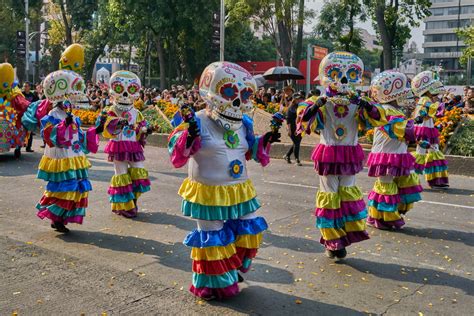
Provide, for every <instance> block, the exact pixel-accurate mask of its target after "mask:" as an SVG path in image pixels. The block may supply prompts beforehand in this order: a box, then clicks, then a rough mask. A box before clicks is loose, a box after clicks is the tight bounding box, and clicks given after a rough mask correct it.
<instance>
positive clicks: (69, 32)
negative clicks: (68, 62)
mask: <svg viewBox="0 0 474 316" xmlns="http://www.w3.org/2000/svg"><path fill="white" fill-rule="evenodd" d="M59 7H60V8H61V16H62V18H63V23H64V30H65V32H66V45H67V46H69V45H72V28H71V26H69V21H68V19H67V13H66V4H65V1H61V3H60V5H59Z"/></svg>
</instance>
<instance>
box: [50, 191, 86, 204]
mask: <svg viewBox="0 0 474 316" xmlns="http://www.w3.org/2000/svg"><path fill="white" fill-rule="evenodd" d="M88 195H89V194H88V192H84V193H80V192H77V191H69V192H50V191H45V192H44V196H46V197H51V198H57V199H61V200H68V201H74V202H79V201H80V200H82V199H84V198H87V197H88Z"/></svg>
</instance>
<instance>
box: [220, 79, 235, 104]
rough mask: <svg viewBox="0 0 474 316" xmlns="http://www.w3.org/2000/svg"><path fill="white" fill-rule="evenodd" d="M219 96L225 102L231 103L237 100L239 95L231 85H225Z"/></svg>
mask: <svg viewBox="0 0 474 316" xmlns="http://www.w3.org/2000/svg"><path fill="white" fill-rule="evenodd" d="M219 92H220V94H221V96H222V97H223V98H224V99H226V100H227V101H232V100H234V99H235V98H237V96H238V94H239V89H237V87H236V86H235V85H233V84H232V83H226V84H225V85H223V86H222V87H221V89H220V91H219Z"/></svg>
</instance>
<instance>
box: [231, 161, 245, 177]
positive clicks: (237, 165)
mask: <svg viewBox="0 0 474 316" xmlns="http://www.w3.org/2000/svg"><path fill="white" fill-rule="evenodd" d="M229 172H230V176H231V177H232V178H234V179H238V178H240V176H241V175H242V172H244V165H243V164H242V162H241V161H240V160H238V159H235V160H233V161H231V162H230V165H229Z"/></svg>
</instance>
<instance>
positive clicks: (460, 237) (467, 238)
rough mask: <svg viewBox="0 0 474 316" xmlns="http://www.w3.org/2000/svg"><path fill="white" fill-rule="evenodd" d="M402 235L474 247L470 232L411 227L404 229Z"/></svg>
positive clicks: (473, 235) (472, 236)
mask: <svg viewBox="0 0 474 316" xmlns="http://www.w3.org/2000/svg"><path fill="white" fill-rule="evenodd" d="M401 233H402V234H405V235H410V236H416V237H425V238H430V239H435V240H449V241H454V242H462V243H464V244H466V245H467V246H474V234H473V233H468V232H461V231H458V230H444V229H436V228H416V227H409V228H405V229H403V230H402V231H401Z"/></svg>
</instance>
